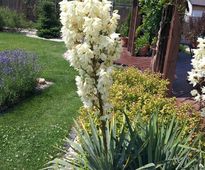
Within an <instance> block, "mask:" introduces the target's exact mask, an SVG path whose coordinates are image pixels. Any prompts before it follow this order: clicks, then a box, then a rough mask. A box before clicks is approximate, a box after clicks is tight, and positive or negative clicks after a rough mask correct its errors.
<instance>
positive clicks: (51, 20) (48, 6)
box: [37, 1, 60, 38]
mask: <svg viewBox="0 0 205 170" xmlns="http://www.w3.org/2000/svg"><path fill="white" fill-rule="evenodd" d="M37 34H38V36H40V37H44V38H57V37H60V22H59V20H58V19H57V12H56V10H55V4H54V3H53V2H49V1H43V2H42V3H41V6H40V10H39V16H38V32H37Z"/></svg>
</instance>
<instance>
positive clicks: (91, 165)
mask: <svg viewBox="0 0 205 170" xmlns="http://www.w3.org/2000/svg"><path fill="white" fill-rule="evenodd" d="M124 120H125V121H123V123H122V126H121V129H120V132H119V133H118V132H117V126H116V123H117V122H116V120H115V118H113V119H112V120H111V121H110V122H108V121H107V123H106V128H107V130H106V144H107V148H108V150H106V149H105V145H104V140H103V137H102V133H101V131H100V129H99V128H98V127H97V126H96V125H95V124H94V122H93V120H92V119H91V118H90V130H89V131H88V130H87V129H86V128H85V127H84V126H83V124H82V125H79V124H78V123H75V125H76V132H77V135H78V142H77V143H76V142H72V141H70V140H69V139H67V142H68V143H69V144H70V145H71V147H72V148H73V149H74V151H75V152H76V156H74V157H73V158H68V157H66V158H63V159H55V160H54V161H52V162H50V163H51V164H52V165H51V166H50V167H49V169H50V168H51V169H69V168H71V167H72V168H73V169H89V170H124V169H126V170H136V169H137V170H142V169H162V170H172V169H173V170H174V169H197V168H198V169H199V168H200V165H201V167H202V162H200V161H201V160H200V159H199V158H198V157H197V156H198V155H199V153H201V154H202V153H204V152H202V151H200V150H197V149H193V148H192V145H194V144H196V142H198V141H199V138H197V139H196V140H195V141H194V142H193V143H192V145H190V144H189V143H190V140H191V136H192V135H191V134H190V135H189V136H187V137H184V138H182V135H181V134H182V133H183V128H180V127H179V126H178V123H177V121H176V122H175V118H173V120H172V121H170V123H169V125H163V126H162V127H159V126H158V119H157V114H153V116H152V118H151V119H150V121H149V123H148V124H147V125H141V126H135V125H131V123H130V121H129V119H128V117H127V116H126V115H125V119H124ZM118 130H119V129H118ZM89 132H90V133H89Z"/></svg>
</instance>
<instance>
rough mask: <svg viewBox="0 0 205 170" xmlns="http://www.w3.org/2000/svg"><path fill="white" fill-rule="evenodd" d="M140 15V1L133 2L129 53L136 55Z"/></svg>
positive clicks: (134, 0)
mask: <svg viewBox="0 0 205 170" xmlns="http://www.w3.org/2000/svg"><path fill="white" fill-rule="evenodd" d="M138 13H139V3H138V0H133V2H132V14H131V22H130V29H129V37H128V47H127V49H128V51H129V52H130V53H131V54H132V55H134V53H135V45H134V42H135V33H136V29H137V25H139V24H140V23H139V20H137V19H138Z"/></svg>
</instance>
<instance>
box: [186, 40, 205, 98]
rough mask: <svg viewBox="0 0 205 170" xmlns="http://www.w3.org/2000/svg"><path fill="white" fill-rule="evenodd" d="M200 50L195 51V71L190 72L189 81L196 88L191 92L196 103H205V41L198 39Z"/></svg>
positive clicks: (193, 61) (193, 60) (193, 62)
mask: <svg viewBox="0 0 205 170" xmlns="http://www.w3.org/2000/svg"><path fill="white" fill-rule="evenodd" d="M198 43H199V45H198V49H196V50H194V58H193V59H192V65H193V69H192V70H191V72H188V74H189V76H188V80H189V81H190V83H191V84H192V85H193V86H194V87H195V89H194V90H192V91H191V94H192V96H194V97H195V100H196V101H200V102H202V101H205V39H203V38H199V39H198Z"/></svg>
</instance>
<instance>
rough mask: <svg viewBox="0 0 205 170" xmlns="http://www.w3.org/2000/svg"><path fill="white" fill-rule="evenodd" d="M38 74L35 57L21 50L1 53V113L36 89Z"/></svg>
mask: <svg viewBox="0 0 205 170" xmlns="http://www.w3.org/2000/svg"><path fill="white" fill-rule="evenodd" d="M37 73H38V66H37V62H36V56H35V55H33V54H31V53H27V52H24V51H21V50H14V51H3V52H0V92H1V93H0V111H1V110H2V109H4V107H7V106H9V105H11V104H13V103H15V102H16V101H17V100H18V99H20V98H21V97H23V96H25V95H27V93H28V92H31V91H32V90H33V89H34V88H35V85H36V78H37Z"/></svg>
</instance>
